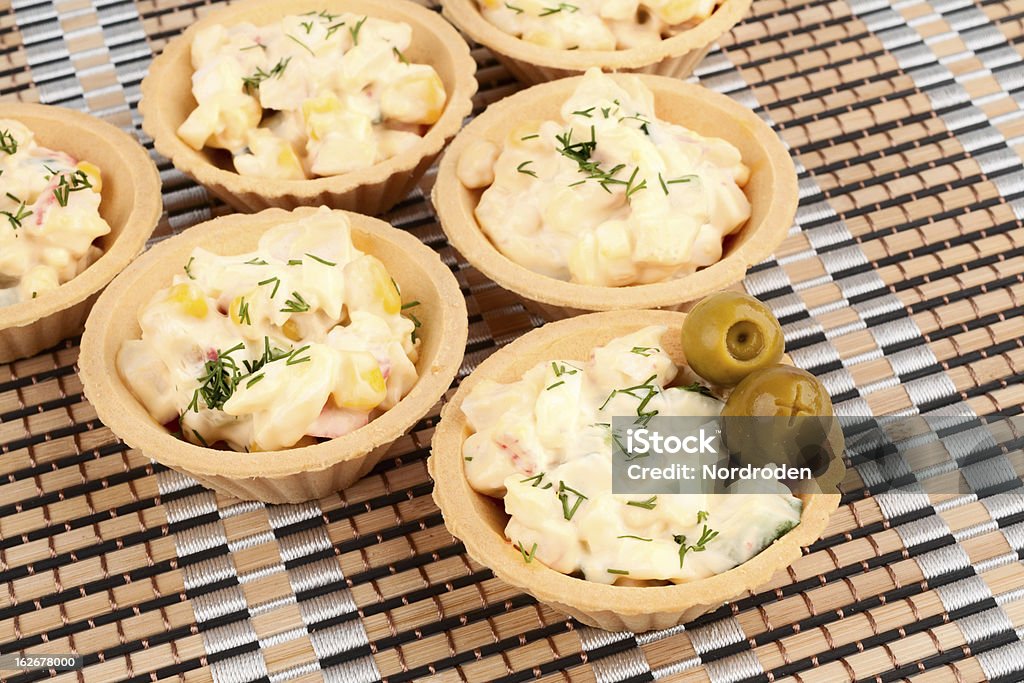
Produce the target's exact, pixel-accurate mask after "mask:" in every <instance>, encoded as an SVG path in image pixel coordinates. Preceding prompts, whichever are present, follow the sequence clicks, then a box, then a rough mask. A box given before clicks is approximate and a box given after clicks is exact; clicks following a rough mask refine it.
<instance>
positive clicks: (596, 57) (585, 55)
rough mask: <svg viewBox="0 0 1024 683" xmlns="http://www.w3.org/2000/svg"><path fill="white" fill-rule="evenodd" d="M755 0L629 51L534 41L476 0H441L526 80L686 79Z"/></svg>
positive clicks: (738, 1)
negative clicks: (628, 74) (491, 16)
mask: <svg viewBox="0 0 1024 683" xmlns="http://www.w3.org/2000/svg"><path fill="white" fill-rule="evenodd" d="M751 2H752V0H725V2H723V3H722V5H721V6H720V7H719V8H718V9H717V10H715V12H714V13H713V14H712V15H711V16H710V17H708V18H707V19H706V20H704V21H702V22H701V23H699V24H697V25H696V26H694V27H693V28H691V29H688V30H686V31H682V32H680V33H679V34H677V35H675V36H672V37H671V38H666V39H664V40H661V41H658V42H655V43H651V44H650V45H643V46H641V47H635V48H631V49H628V50H559V49H555V48H550V47H544V46H541V45H535V44H533V43H529V42H527V41H525V40H522V39H520V38H517V37H515V36H513V35H510V34H508V33H505V32H504V31H502V30H501V29H500V28H498V27H497V26H495V25H494V24H492V23H491V22H489V21H487V19H485V18H484V16H483V15H482V14H481V13H480V6H479V5H478V4H477V0H442V1H441V4H442V6H443V8H444V15H445V17H447V18H448V19H449V20H450V21H451V22H452V23H453V24H455V25H456V26H457V27H458V28H459V30H461V31H462V32H463V33H465V34H466V35H467V36H469V37H470V38H471V39H473V40H474V41H476V42H477V43H480V44H481V45H484V46H486V47H488V48H490V50H491V52H493V53H494V54H495V56H497V58H498V59H499V60H501V62H502V63H503V64H504V65H505V66H506V67H507V68H508V69H509V71H511V72H512V73H513V75H515V76H516V78H518V79H519V80H521V81H523V82H525V83H530V84H533V83H542V82H545V81H551V80H555V79H558V78H564V77H566V76H574V75H578V74H580V73H582V72H584V71H586V70H587V69H589V68H590V67H593V66H596V67H598V68H600V69H601V70H603V71H636V72H642V73H650V74H658V75H662V76H672V77H674V78H683V77H685V76H688V75H690V72H692V71H693V69H694V67H696V66H697V64H698V63H699V62H700V60H701V59H703V58H704V55H705V54H706V53H707V51H708V50H709V49H710V48H711V45H712V43H714V42H715V41H716V40H718V38H719V37H721V36H722V34H724V33H725V32H726V31H728V30H729V29H731V28H732V27H733V26H735V25H736V24H737V23H739V21H740V20H741V19H743V17H744V16H746V14H747V12H748V11H749V10H750V5H751Z"/></svg>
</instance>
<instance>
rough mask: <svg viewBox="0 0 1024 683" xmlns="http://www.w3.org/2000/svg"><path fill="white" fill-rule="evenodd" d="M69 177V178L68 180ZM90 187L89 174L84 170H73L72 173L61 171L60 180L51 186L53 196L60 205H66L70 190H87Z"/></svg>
mask: <svg viewBox="0 0 1024 683" xmlns="http://www.w3.org/2000/svg"><path fill="white" fill-rule="evenodd" d="M69 178H70V180H69ZM91 187H92V183H91V182H90V181H89V176H88V175H86V173H85V171H74V172H72V173H61V174H60V182H58V183H57V187H55V188H53V196H54V197H55V198H56V199H57V203H58V204H60V205H61V206H67V205H68V198H69V197H70V196H71V193H72V192H78V191H80V190H87V189H89V188H91Z"/></svg>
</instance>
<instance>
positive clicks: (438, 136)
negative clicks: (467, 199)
mask: <svg viewBox="0 0 1024 683" xmlns="http://www.w3.org/2000/svg"><path fill="white" fill-rule="evenodd" d="M325 9H326V10H328V11H330V12H355V13H358V14H367V15H370V16H373V17H378V18H381V19H386V20H389V21H403V22H405V23H407V24H409V25H410V26H412V29H413V40H412V45H411V46H410V48H409V49H408V50H407V51H406V56H407V57H408V59H410V60H411V61H414V62H420V63H426V64H430V65H431V66H433V67H434V69H435V70H436V71H437V73H438V75H439V76H440V77H441V81H442V82H443V83H444V87H445V92H446V93H447V103H446V104H445V109H444V113H443V114H442V115H441V118H440V119H439V120H438V121H437V123H435V124H434V125H433V126H431V128H430V131H428V132H427V134H426V135H425V136H424V137H423V140H422V141H420V142H418V143H417V144H415V145H413V146H412V147H411V148H410V149H408V150H406V151H404V152H402V153H401V154H398V155H396V156H394V157H391V158H390V159H387V160H385V161H382V162H381V163H379V164H375V165H373V166H371V167H370V168H367V169H361V170H358V171H353V172H351V173H344V174H342V175H336V176H329V177H324V178H313V179H310V180H278V179H270V178H259V177H253V176H243V175H240V174H238V173H235V172H234V171H233V170H230V169H228V168H222V167H221V166H217V165H216V164H215V163H214V161H213V159H214V156H213V154H212V153H211V151H210V150H206V149H204V150H202V151H198V152H197V151H196V150H194V149H192V148H191V147H189V146H188V145H187V144H186V143H185V141H184V140H182V139H181V138H180V137H178V127H179V126H180V125H181V123H182V122H183V121H184V120H185V118H186V117H187V116H188V115H189V113H191V111H192V110H193V109H195V107H196V101H195V99H194V98H193V97H192V81H191V79H192V73H193V69H192V60H191V55H190V49H191V45H192V39H193V38H194V37H195V34H196V32H197V31H200V30H202V29H203V28H206V27H208V26H213V25H216V24H224V25H231V24H237V23H240V22H243V21H245V22H250V23H253V24H257V25H259V24H261V23H268V22H271V21H274V20H276V19H279V18H280V17H282V16H285V15H287V14H296V13H302V12H307V11H320V10H325ZM475 73H476V62H474V61H473V58H472V57H471V56H470V54H469V46H468V45H466V42H465V41H464V40H462V38H461V37H460V36H459V34H458V33H457V32H456V31H455V29H453V28H452V27H451V26H450V25H449V24H448V23H447V22H445V21H444V20H443V19H441V18H440V17H439V16H437V14H436V13H435V12H431V11H430V10H428V9H426V8H424V7H422V6H420V5H417V4H416V3H413V2H409V1H408V0H389V2H386V3H381V2H373V1H372V0H244V1H243V2H238V3H235V4H233V5H231V6H230V7H225V8H223V9H219V10H217V11H215V12H210V13H209V14H207V15H206V16H204V17H203V18H202V19H200V20H199V21H197V22H196V23H195V24H192V26H190V27H189V28H188V30H187V31H185V32H184V33H183V34H182V35H180V36H178V37H176V38H174V39H173V40H172V41H171V42H170V43H168V44H167V47H165V48H164V50H163V52H162V53H161V54H160V55H159V56H158V57H157V58H156V59H154V60H153V63H152V64H151V65H150V67H149V74H148V75H147V76H146V78H145V79H143V81H142V101H141V102H140V103H139V111H140V112H141V113H142V116H143V119H142V127H143V128H144V129H145V131H146V132H147V133H149V135H150V136H152V138H153V143H154V145H155V146H156V149H157V151H159V152H160V153H161V154H163V155H164V156H166V157H168V158H169V159H170V160H171V162H172V163H173V164H174V166H175V168H177V169H179V170H180V171H183V172H184V173H187V174H188V175H190V176H191V177H193V178H195V180H196V181H197V182H199V183H201V184H202V185H204V186H205V187H206V189H208V190H209V191H210V192H212V193H213V194H214V195H216V196H218V197H220V198H221V199H222V200H224V201H225V202H227V203H228V204H231V205H232V206H234V207H235V208H236V209H239V210H241V211H259V210H260V209H265V208H268V207H279V208H284V209H291V208H295V207H297V206H316V205H327V206H332V207H334V208H340V209H349V210H353V211H360V212H362V213H367V214H379V213H383V212H385V211H387V210H388V209H389V208H391V207H392V206H393V205H394V204H396V203H397V202H398V201H400V200H401V199H402V198H403V197H405V195H406V194H408V193H409V191H410V190H411V189H412V188H413V187H414V186H415V184H416V182H417V181H418V180H419V178H420V177H421V176H422V175H423V173H424V172H425V171H426V170H427V168H429V167H430V165H431V164H432V163H433V161H434V159H435V158H436V157H437V155H438V153H440V151H441V149H442V148H443V147H444V145H445V144H447V142H448V141H449V140H451V138H452V136H454V135H455V133H456V132H458V130H459V128H460V127H461V126H462V120H463V119H464V118H465V117H466V116H468V115H469V113H470V112H471V111H472V109H473V101H472V98H473V94H474V93H475V92H476V89H477V82H476V78H475Z"/></svg>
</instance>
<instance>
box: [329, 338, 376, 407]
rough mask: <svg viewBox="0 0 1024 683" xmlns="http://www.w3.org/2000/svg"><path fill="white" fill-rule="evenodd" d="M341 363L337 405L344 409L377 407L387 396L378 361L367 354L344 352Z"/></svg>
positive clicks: (336, 389) (335, 392) (334, 394)
mask: <svg viewBox="0 0 1024 683" xmlns="http://www.w3.org/2000/svg"><path fill="white" fill-rule="evenodd" d="M340 360H341V362H340V363H339V364H338V383H337V385H335V390H334V392H333V396H334V402H335V403H337V404H338V405H339V406H340V407H342V408H357V409H360V410H373V409H374V408H376V407H377V406H378V405H379V404H380V402H381V401H383V400H384V396H385V395H386V393H387V385H386V383H385V382H384V375H383V373H381V371H380V365H378V364H377V359H376V358H374V356H373V354H371V353H367V352H365V351H343V352H341V356H340Z"/></svg>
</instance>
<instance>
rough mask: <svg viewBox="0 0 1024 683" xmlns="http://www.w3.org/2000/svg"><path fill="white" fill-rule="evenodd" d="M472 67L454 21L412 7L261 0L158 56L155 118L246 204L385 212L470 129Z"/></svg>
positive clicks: (150, 116) (189, 163)
mask: <svg viewBox="0 0 1024 683" xmlns="http://www.w3.org/2000/svg"><path fill="white" fill-rule="evenodd" d="M474 69H475V67H474V63H473V60H472V59H471V58H470V56H469V51H468V48H467V47H466V45H465V43H464V42H462V41H461V39H460V38H459V37H458V35H457V34H456V33H455V31H454V30H452V28H451V27H450V26H448V25H447V24H446V23H445V22H444V21H442V20H440V19H439V18H438V17H437V16H436V15H434V14H433V13H432V12H430V11H429V10H426V9H424V8H422V7H420V6H417V5H415V4H413V3H409V2H405V1H403V0H399V1H397V2H394V3H388V4H387V5H386V6H382V5H375V4H372V3H368V2H361V1H360V0H341V1H329V2H320V3H316V2H300V3H292V2H284V1H283V0H249V1H247V2H243V3H239V4H236V5H233V6H232V7H230V8H227V9H224V10H221V11H218V12H215V13H212V14H210V15H208V16H207V17H204V18H203V19H202V20H201V21H199V22H198V23H197V24H195V25H194V26H193V27H191V28H190V29H189V31H187V32H186V33H185V34H184V35H183V36H181V37H180V38H178V39H176V40H175V41H172V43H171V44H170V45H168V47H167V48H166V49H165V51H164V53H163V54H162V55H161V56H160V57H158V58H157V60H156V61H155V62H154V64H153V66H152V67H151V70H150V74H149V76H148V77H147V78H146V80H145V81H144V83H143V104H142V110H143V115H144V126H145V127H146V130H147V131H149V132H150V133H151V134H152V135H153V137H154V139H155V141H156V144H157V147H158V149H160V150H161V151H162V152H164V153H165V154H167V155H168V156H169V157H171V159H172V160H173V161H174V162H175V164H176V165H178V166H179V168H181V169H182V170H184V171H185V172H187V173H189V174H191V175H193V176H194V177H196V179H197V180H199V181H200V182H202V183H203V184H205V185H207V186H208V187H209V189H210V190H211V191H213V192H215V193H216V194H217V195H218V196H220V197H221V198H223V199H225V201H228V202H229V203H231V204H233V205H234V206H236V207H239V208H243V209H254V208H261V207H265V206H282V207H291V206H295V205H298V204H303V203H329V204H331V205H332V206H337V207H341V208H357V209H359V210H361V211H363V212H366V213H378V212H381V211H383V210H386V209H387V208H389V207H390V205H391V204H393V203H395V202H396V201H398V199H400V198H401V197H402V196H403V195H404V194H405V193H407V192H408V190H409V189H410V188H411V187H412V185H413V184H414V183H415V182H416V180H417V179H418V177H419V176H420V175H421V174H422V172H423V171H424V170H425V169H426V167H427V166H429V164H430V162H431V161H432V160H433V157H434V155H436V154H437V152H438V151H440V148H441V147H442V146H443V145H444V143H445V142H446V141H447V140H448V139H449V138H450V137H451V136H452V135H454V134H455V132H456V131H457V130H458V127H459V125H460V124H461V121H462V118H463V117H464V116H466V115H467V114H468V113H469V112H470V109H471V106H472V105H471V101H470V98H471V96H472V94H473V92H474V91H475V89H476V82H475V79H474V78H473V72H474ZM178 89H180V90H181V92H178V91H177V90H178ZM171 97H177V99H178V100H180V102H178V103H175V102H171V101H170V98H171Z"/></svg>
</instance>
